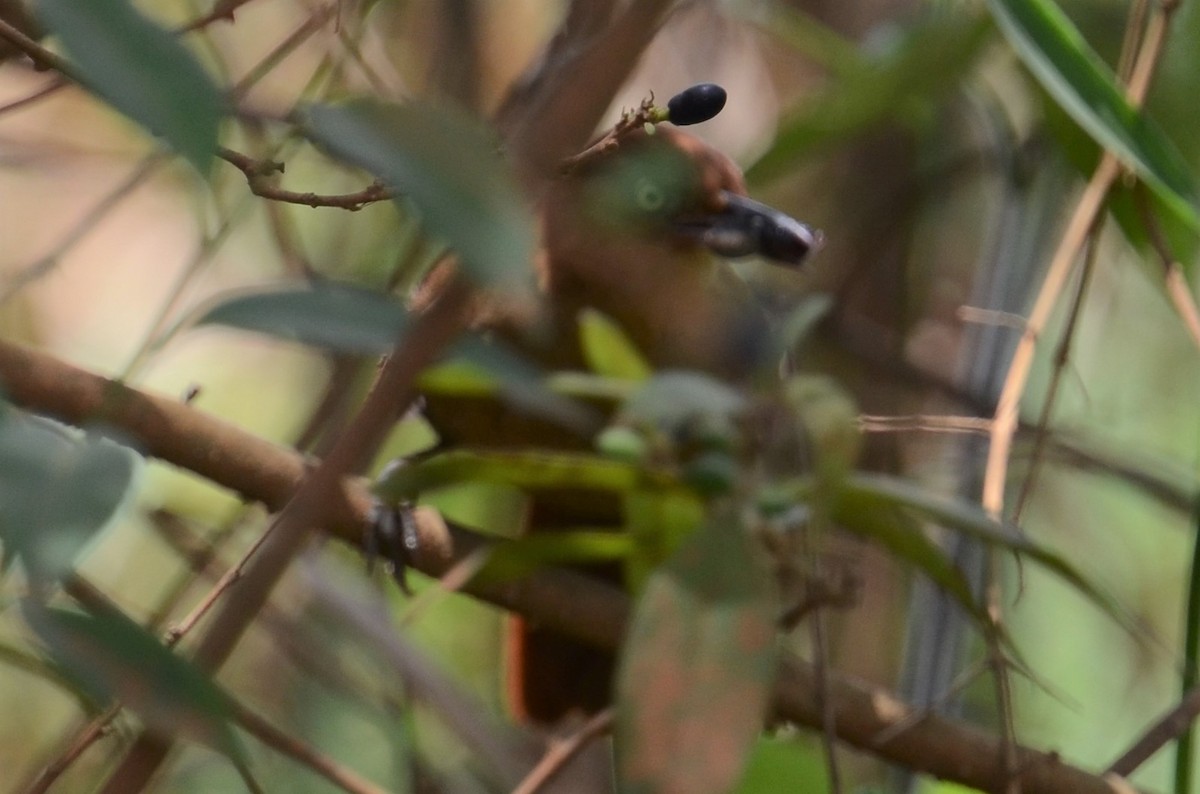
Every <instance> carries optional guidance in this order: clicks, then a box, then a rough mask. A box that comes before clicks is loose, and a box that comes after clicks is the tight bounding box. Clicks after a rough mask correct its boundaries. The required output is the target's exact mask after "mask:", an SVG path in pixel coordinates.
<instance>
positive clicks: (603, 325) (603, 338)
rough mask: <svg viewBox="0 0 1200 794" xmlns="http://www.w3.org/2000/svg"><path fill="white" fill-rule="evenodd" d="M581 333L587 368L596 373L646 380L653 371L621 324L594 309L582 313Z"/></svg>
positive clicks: (609, 376)
mask: <svg viewBox="0 0 1200 794" xmlns="http://www.w3.org/2000/svg"><path fill="white" fill-rule="evenodd" d="M579 337H580V343H581V344H582V345H583V357H584V358H585V359H586V360H587V365H588V369H590V370H591V371H592V372H595V373H596V374H597V375H601V376H603V377H607V378H616V379H619V380H630V381H643V380H646V379H647V378H649V377H650V375H651V374H652V373H653V371H654V370H653V368H652V367H651V366H650V364H649V362H647V361H646V359H645V357H644V356H642V354H641V352H640V351H639V350H638V349H637V346H636V345H634V344H633V342H632V341H631V340H630V339H629V337H628V336H626V335H625V332H624V331H622V330H621V326H619V325H617V323H616V322H615V321H614V320H613V319H612V318H611V317H608V316H606V315H604V314H601V313H600V312H598V311H596V310H595V309H584V310H583V312H581V313H580V315H579Z"/></svg>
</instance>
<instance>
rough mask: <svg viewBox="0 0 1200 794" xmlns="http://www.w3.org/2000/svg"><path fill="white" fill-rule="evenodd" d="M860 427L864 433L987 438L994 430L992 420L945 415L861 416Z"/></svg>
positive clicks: (859, 418) (859, 419)
mask: <svg viewBox="0 0 1200 794" xmlns="http://www.w3.org/2000/svg"><path fill="white" fill-rule="evenodd" d="M858 426H859V428H860V429H861V430H862V431H863V432H864V433H910V432H926V433H974V434H976V435H984V436H986V435H987V434H988V432H989V431H990V430H991V429H992V420H991V419H983V418H980V417H978V416H948V415H945V414H907V415H901V416H883V415H878V414H860V415H859V417H858Z"/></svg>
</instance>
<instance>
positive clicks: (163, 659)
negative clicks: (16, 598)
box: [22, 601, 245, 761]
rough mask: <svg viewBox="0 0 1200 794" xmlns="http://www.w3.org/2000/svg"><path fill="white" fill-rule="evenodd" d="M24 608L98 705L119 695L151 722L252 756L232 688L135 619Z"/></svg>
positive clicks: (231, 753)
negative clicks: (237, 724) (233, 716)
mask: <svg viewBox="0 0 1200 794" xmlns="http://www.w3.org/2000/svg"><path fill="white" fill-rule="evenodd" d="M22 611H23V613H24V616H25V621H26V623H28V624H29V626H30V628H32V629H33V631H34V632H35V633H36V634H37V635H38V637H39V638H40V639H41V641H42V642H43V643H44V644H45V645H46V648H47V649H48V650H49V652H50V655H51V656H52V657H53V659H54V661H55V662H57V663H58V665H59V666H60V667H61V668H62V669H63V671H64V672H65V673H66V674H67V676H68V677H69V678H71V679H72V680H74V681H75V682H76V683H77V684H78V685H79V687H80V688H81V689H82V690H83V691H84V692H86V693H87V694H88V695H89V696H90V697H91V698H93V699H94V700H95V702H96V703H100V704H104V703H108V702H109V701H111V700H113V699H114V698H115V699H117V700H119V701H121V703H122V704H123V705H124V706H126V707H127V708H129V709H131V710H132V711H134V712H135V713H136V714H137V715H138V716H139V717H141V718H142V720H143V721H145V723H146V724H147V725H148V726H150V727H151V728H154V729H156V730H159V731H162V732H163V733H166V734H167V735H181V736H184V737H186V738H188V739H191V740H193V741H196V742H199V743H201V744H204V745H206V746H208V747H211V748H213V749H215V750H217V751H219V752H222V753H224V754H226V755H227V756H229V757H230V758H233V759H235V760H239V761H241V760H244V759H245V751H244V749H243V748H242V746H241V745H240V743H239V742H238V739H237V736H236V735H235V734H234V732H233V729H232V727H231V725H230V709H229V704H228V702H227V700H226V698H225V695H224V693H223V692H221V690H220V689H219V688H218V687H217V685H216V684H214V683H213V682H212V681H211V680H210V679H209V678H208V677H207V676H205V675H204V674H203V673H201V672H200V671H199V670H197V669H196V668H195V667H193V666H192V665H191V664H190V663H189V662H188V661H187V660H185V659H183V658H181V657H179V656H176V655H175V654H173V653H171V652H170V651H169V650H167V649H166V648H165V647H163V645H162V644H161V643H160V642H159V641H158V640H157V639H156V638H155V637H154V636H153V635H152V634H150V633H149V632H147V631H146V630H145V629H144V628H142V627H141V626H139V625H138V624H136V623H134V622H133V621H132V620H130V619H129V618H127V617H125V616H124V615H121V614H119V613H116V612H105V613H102V614H95V615H91V614H84V613H81V612H75V611H71V610H66V609H56V608H51V607H45V606H42V605H41V604H38V603H36V602H33V601H27V602H25V604H24V609H23V610H22Z"/></svg>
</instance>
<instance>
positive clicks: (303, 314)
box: [197, 283, 408, 355]
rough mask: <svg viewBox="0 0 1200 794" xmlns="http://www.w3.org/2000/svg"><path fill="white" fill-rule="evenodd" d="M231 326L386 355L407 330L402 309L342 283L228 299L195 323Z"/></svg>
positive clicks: (363, 352) (347, 351) (320, 344)
mask: <svg viewBox="0 0 1200 794" xmlns="http://www.w3.org/2000/svg"><path fill="white" fill-rule="evenodd" d="M197 322H198V323H200V324H208V325H229V326H233V327H234V328H244V329H246V330H249V331H259V332H262V333H266V334H270V335H272V336H277V337H280V338H282V339H294V340H296V341H299V342H303V343H304V344H308V345H315V346H317V347H324V348H329V349H331V350H338V351H342V352H346V353H361V354H366V355H381V354H383V353H387V352H388V351H390V350H391V349H392V348H393V346H395V344H396V340H397V339H399V338H400V335H401V334H402V333H403V332H404V329H405V328H406V327H407V325H408V314H407V312H405V310H404V309H403V308H402V307H400V306H399V305H398V304H396V303H395V302H394V301H392V300H389V299H388V298H387V297H386V296H384V295H381V294H379V293H377V292H370V291H368V290H364V289H359V288H357V287H351V286H348V285H345V284H330V283H318V284H314V285H313V286H311V287H302V288H296V289H286V290H278V291H272V292H256V293H251V294H248V295H238V296H236V297H233V298H228V299H225V300H223V301H221V302H220V303H218V304H217V305H216V306H214V307H212V308H211V309H209V310H208V311H206V312H205V313H204V314H203V315H202V316H201V317H200V319H199V320H198V321H197Z"/></svg>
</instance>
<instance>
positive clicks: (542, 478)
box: [375, 450, 650, 502]
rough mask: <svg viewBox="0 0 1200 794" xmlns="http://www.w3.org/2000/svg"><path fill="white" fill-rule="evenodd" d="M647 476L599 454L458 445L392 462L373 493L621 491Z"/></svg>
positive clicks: (397, 496) (400, 496)
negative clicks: (471, 488) (474, 487)
mask: <svg viewBox="0 0 1200 794" xmlns="http://www.w3.org/2000/svg"><path fill="white" fill-rule="evenodd" d="M649 478H650V475H649V474H648V473H643V471H642V470H641V469H640V468H638V467H637V466H632V465H630V464H628V463H622V462H620V461H615V460H609V459H607V458H603V457H599V456H596V455H584V454H573V453H548V452H472V451H468V450H455V451H453V452H447V453H444V454H442V455H436V456H434V457H431V458H429V459H427V460H424V461H421V462H416V463H413V462H404V463H400V464H397V465H394V466H391V467H389V468H388V469H387V470H386V471H384V472H383V473H382V474H381V475H380V479H379V481H378V482H377V483H376V484H375V492H376V493H377V494H379V495H380V496H381V497H383V498H384V499H386V500H388V501H390V502H400V501H405V500H411V499H413V498H414V497H416V496H417V495H418V494H420V493H421V492H422V491H427V490H431V489H434V488H442V487H445V486H447V485H454V484H456V483H461V482H472V481H482V482H490V483H495V484H499V485H511V486H513V487H516V488H524V489H526V490H531V491H536V490H556V489H575V488H581V489H587V490H598V491H613V492H623V491H628V490H630V489H632V488H635V487H637V486H638V485H640V484H643V483H644V482H646V481H647V480H648V479H649Z"/></svg>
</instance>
